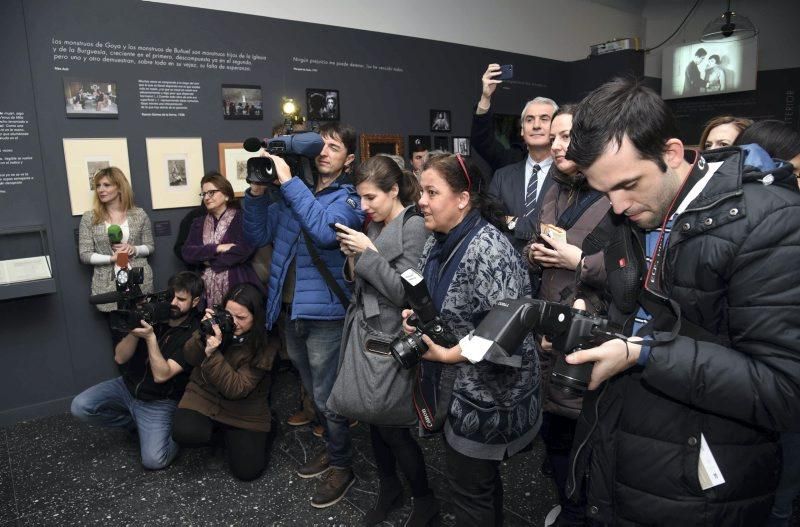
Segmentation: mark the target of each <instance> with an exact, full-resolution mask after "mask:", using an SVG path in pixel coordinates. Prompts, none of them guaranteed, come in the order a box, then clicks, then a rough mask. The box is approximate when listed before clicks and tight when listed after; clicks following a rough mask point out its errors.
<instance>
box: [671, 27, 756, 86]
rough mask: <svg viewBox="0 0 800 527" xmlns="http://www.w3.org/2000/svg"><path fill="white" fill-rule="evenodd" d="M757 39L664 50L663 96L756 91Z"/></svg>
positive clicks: (703, 43) (690, 45) (691, 45)
mask: <svg viewBox="0 0 800 527" xmlns="http://www.w3.org/2000/svg"><path fill="white" fill-rule="evenodd" d="M756 46H757V44H756V41H755V40H750V41H734V42H715V43H708V42H699V43H696V44H689V45H685V46H677V47H674V48H668V49H665V50H664V61H663V71H662V75H663V80H662V96H663V97H664V98H665V99H673V98H678V97H698V96H702V95H715V94H719V93H730V92H736V91H745V90H754V89H755V87H756V86H755V78H756V69H757V64H756V50H757V47H756Z"/></svg>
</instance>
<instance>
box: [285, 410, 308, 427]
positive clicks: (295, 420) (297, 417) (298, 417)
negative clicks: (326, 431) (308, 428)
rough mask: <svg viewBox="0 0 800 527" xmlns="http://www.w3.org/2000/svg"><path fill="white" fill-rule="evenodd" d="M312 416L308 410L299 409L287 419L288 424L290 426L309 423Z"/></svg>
mask: <svg viewBox="0 0 800 527" xmlns="http://www.w3.org/2000/svg"><path fill="white" fill-rule="evenodd" d="M311 419H312V416H310V415H308V412H305V411H303V410H298V411H297V412H295V413H294V415H292V416H291V417H289V419H287V420H286V424H287V425H289V426H303V425H307V424H308V423H310V422H311Z"/></svg>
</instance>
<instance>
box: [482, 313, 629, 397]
mask: <svg viewBox="0 0 800 527" xmlns="http://www.w3.org/2000/svg"><path fill="white" fill-rule="evenodd" d="M531 331H535V332H536V333H538V334H540V335H544V336H545V337H547V339H548V340H549V341H550V342H551V343H552V344H553V349H554V350H556V351H557V352H559V353H558V357H557V358H556V363H555V365H554V367H553V371H552V373H551V375H552V379H551V381H552V382H553V384H554V385H556V386H558V387H560V388H561V389H562V390H564V391H566V392H569V393H573V394H576V395H582V394H583V392H585V391H586V389H587V387H588V386H589V380H590V378H591V375H592V367H593V366H594V364H593V363H591V362H589V363H584V364H569V363H568V362H567V361H566V360H564V358H565V357H566V355H569V354H570V353H573V352H575V351H578V350H580V349H587V348H593V347H595V346H598V345H600V344H602V343H603V342H606V341H608V340H612V339H615V338H620V337H621V336H620V335H618V334H617V333H615V332H613V328H612V327H611V325H610V324H609V322H608V320H607V319H605V318H603V317H601V316H598V315H592V314H590V313H588V312H586V311H583V310H581V309H575V308H571V307H569V306H566V305H563V304H558V303H556V302H548V301H545V300H534V299H532V298H518V299H514V300H510V299H509V300H502V301H500V302H498V303H497V304H495V306H494V307H493V308H492V310H491V311H489V314H488V315H486V318H484V319H483V321H482V322H481V323H480V324H479V325H478V327H477V328H476V329H475V332H474V335H475V336H478V337H482V338H484V339H487V340H489V341H491V342H492V343H493V344H492V345H493V346H498V347H499V348H500V351H501V352H503V353H505V354H506V355H511V353H512V352H513V351H514V350H516V349H517V348H518V347H519V346H520V345H521V344H522V341H523V340H524V339H525V337H526V336H527V335H528V333H530V332H531Z"/></svg>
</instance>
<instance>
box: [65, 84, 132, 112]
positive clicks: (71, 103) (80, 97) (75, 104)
mask: <svg viewBox="0 0 800 527" xmlns="http://www.w3.org/2000/svg"><path fill="white" fill-rule="evenodd" d="M64 102H65V104H66V107H65V108H66V111H67V117H69V118H70V119H117V118H118V117H119V107H118V106H117V83H116V81H109V80H97V79H96V78H92V77H85V78H77V77H64Z"/></svg>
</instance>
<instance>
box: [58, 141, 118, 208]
mask: <svg viewBox="0 0 800 527" xmlns="http://www.w3.org/2000/svg"><path fill="white" fill-rule="evenodd" d="M63 144H64V163H65V164H66V169H67V170H66V172H67V187H68V190H69V202H70V208H71V209H72V215H73V216H80V215H81V214H83V213H84V212H86V211H87V210H89V209H91V208H92V202H93V199H94V188H93V187H92V185H93V183H94V181H93V180H94V175H95V173H96V172H97V171H98V170H100V169H101V168H106V167H110V166H111V167H117V168H119V169H120V170H122V172H124V173H125V176H126V177H127V178H128V182H131V168H130V164H129V163H128V140H127V139H126V138H124V137H119V138H105V139H64V140H63ZM131 186H133V185H131Z"/></svg>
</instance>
